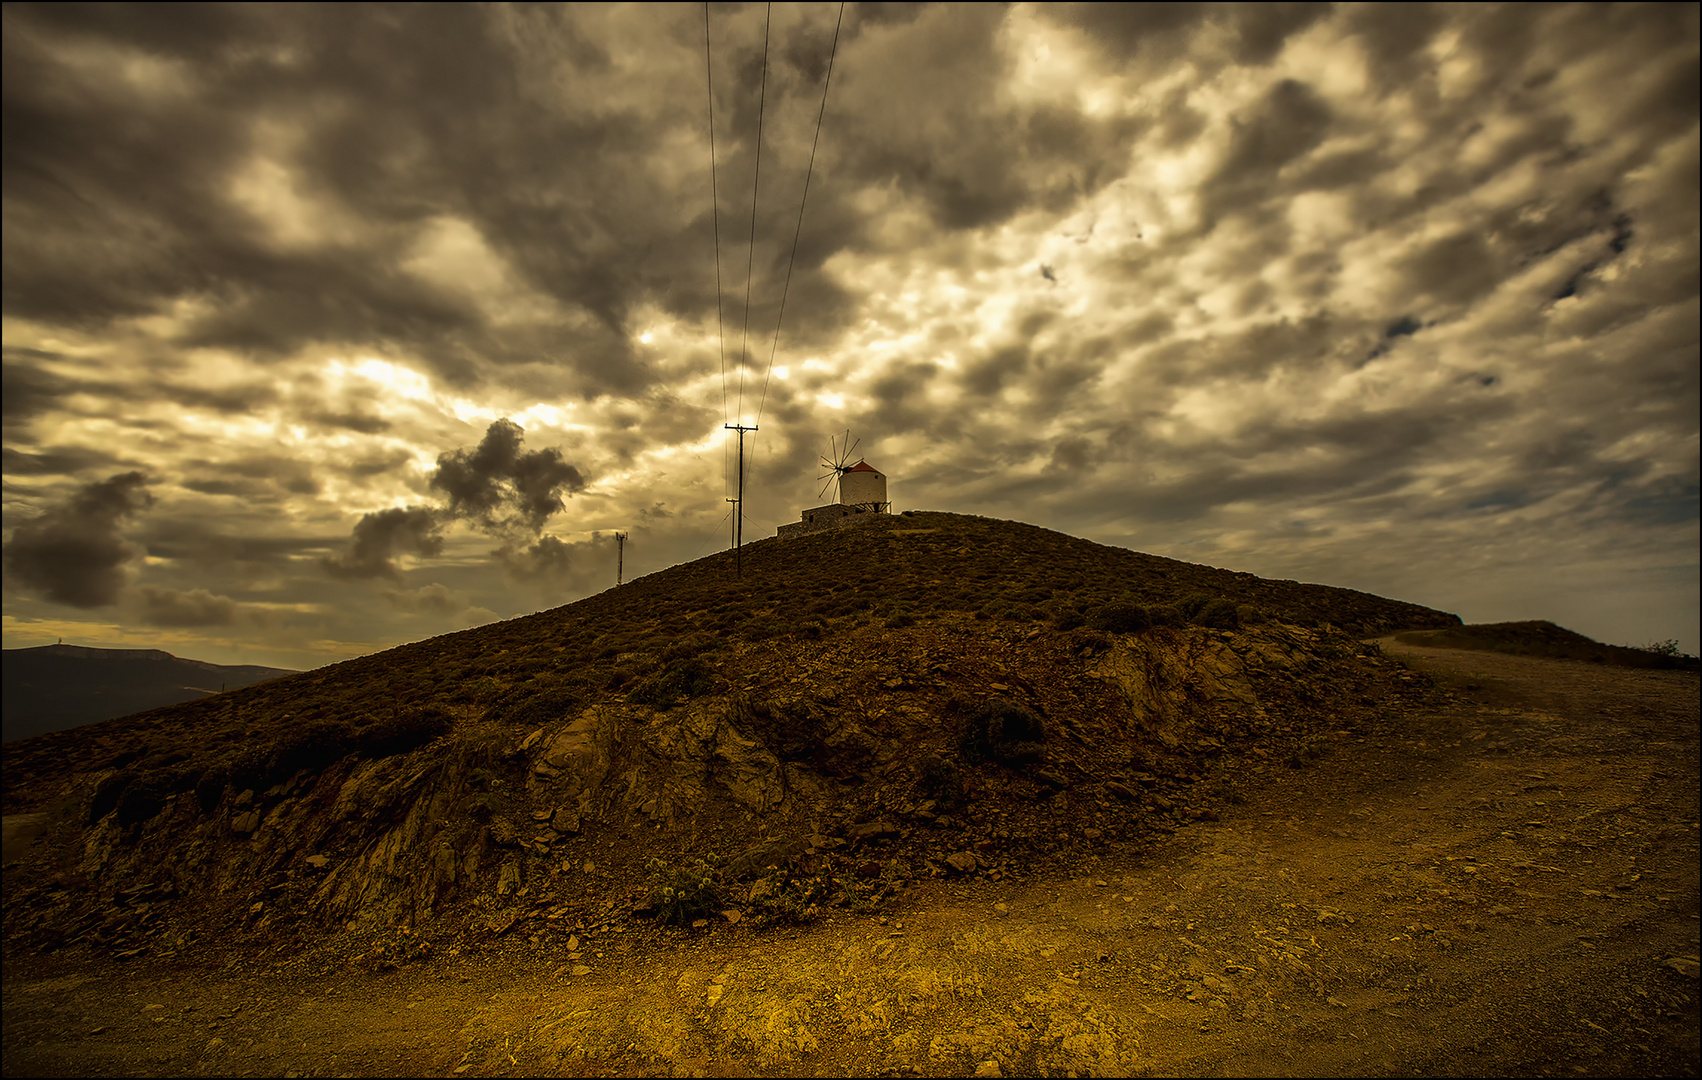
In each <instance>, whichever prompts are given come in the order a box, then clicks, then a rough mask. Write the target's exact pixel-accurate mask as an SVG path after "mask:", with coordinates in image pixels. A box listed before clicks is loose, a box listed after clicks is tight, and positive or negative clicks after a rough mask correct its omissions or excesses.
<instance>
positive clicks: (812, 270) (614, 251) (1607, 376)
mask: <svg viewBox="0 0 1702 1080" xmlns="http://www.w3.org/2000/svg"><path fill="white" fill-rule="evenodd" d="M840 10H841V9H840V8H839V7H838V5H835V4H827V3H822V4H776V5H773V7H772V9H771V10H770V9H769V8H767V7H766V6H765V5H760V4H753V5H743V6H741V5H712V7H711V9H710V11H709V19H708V22H709V26H708V30H709V37H708V48H707V58H708V60H709V61H710V65H711V67H712V73H713V81H714V93H713V112H712V113H711V107H710V105H711V102H710V95H709V93H708V91H707V89H706V81H707V80H706V75H707V74H708V72H706V48H705V12H704V9H703V7H702V6H698V5H667V4H656V5H652V4H644V5H634V6H601V5H570V6H551V7H548V8H532V7H505V6H491V7H455V6H449V5H436V4H434V5H425V6H417V7H409V6H404V7H389V6H383V5H360V6H353V5H349V6H344V5H332V6H324V7H318V6H310V5H296V4H288V5H278V6H268V5H256V6H237V7H218V6H210V5H209V6H201V5H184V6H181V7H179V6H176V5H169V4H144V5H137V6H127V5H122V4H114V5H98V6H96V5H88V6H83V5H57V4H48V5H42V6H34V5H27V4H10V5H7V6H6V7H5V10H4V56H3V62H4V64H3V75H0V79H3V83H4V116H3V118H0V119H3V128H0V131H3V139H4V346H5V383H4V424H5V427H4V435H5V438H4V454H5V460H4V471H5V481H4V543H5V549H4V571H5V576H4V590H5V591H4V604H5V608H4V637H5V644H6V646H7V647H19V646H27V645H37V644H44V643H49V642H51V641H53V640H55V639H56V638H58V637H60V636H63V637H64V638H65V639H66V640H67V641H75V642H78V643H82V644H90V645H103V646H143V645H146V646H157V647H163V648H167V649H169V650H171V651H173V652H176V653H178V654H179V655H185V656H192V657H198V658H201V659H207V660H214V661H219V662H225V663H243V662H246V663H267V664H277V665H282V666H290V667H309V666H314V665H317V664H321V663H326V662H330V661H334V660H338V659H342V658H345V657H348V656H351V655H356V654H360V653H364V652H370V651H372V650H374V649H378V648H383V647H387V646H389V645H393V644H397V643H400V642H403V641H408V640H413V639H417V638H421V637H426V636H430V635H433V634H438V633H443V632H447V631H450V630H455V629H459V628H462V627H465V626H469V625H474V624H477V623H480V622H487V621H490V620H493V619H498V618H507V617H510V616H514V615H518V614H524V613H528V612H531V611H535V610H538V609H539V608H542V607H547V606H552V605H554V604H557V603H561V602H564V601H567V600H572V599H576V598H578V597H580V596H584V595H587V594H588V593H591V592H595V591H599V590H601V589H604V588H606V587H608V586H610V585H612V584H613V581H614V575H615V550H614V542H613V535H614V533H615V531H616V530H619V531H623V532H627V533H629V534H630V540H629V541H628V544H627V549H626V571H627V574H628V575H629V576H632V575H637V574H642V573H647V572H650V571H654V570H658V569H661V568H663V567H666V566H669V565H673V564H675V563H677V562H680V561H683V560H687V559H692V558H697V557H699V556H702V555H705V554H708V553H709V552H712V551H714V550H716V549H717V547H719V546H721V545H724V544H725V543H726V539H727V536H728V514H729V509H730V508H729V505H728V503H727V502H726V501H725V500H726V498H727V497H728V496H729V495H730V494H732V490H731V487H730V482H729V464H728V462H729V450H728V448H729V446H730V443H729V438H728V435H727V433H726V432H725V430H724V429H723V425H724V424H727V423H734V422H743V423H745V424H747V425H749V424H755V425H757V426H758V430H757V431H756V432H755V433H754V434H752V435H750V436H748V440H749V441H748V444H747V449H748V452H749V455H750V462H751V463H750V466H749V469H748V473H747V487H746V495H747V499H746V524H745V536H746V539H747V540H750V539H753V538H760V537H765V536H772V535H773V532H774V528H775V526H777V525H779V524H781V523H782V522H785V521H790V520H795V519H796V518H797V514H798V511H799V510H800V509H801V508H803V507H806V506H811V505H815V504H816V503H817V502H818V501H820V500H818V499H817V491H818V484H817V482H816V476H817V474H818V473H819V471H820V470H819V468H818V467H817V460H818V457H819V455H820V454H821V453H822V452H824V451H825V450H826V449H827V447H828V441H829V438H830V436H831V435H833V434H835V433H838V432H843V431H845V430H847V429H849V430H850V431H851V432H852V434H853V436H854V437H856V438H859V439H860V440H861V444H860V447H859V450H858V454H859V456H866V457H867V458H868V460H869V461H870V463H871V464H874V465H875V466H877V467H878V468H880V469H881V470H882V471H884V472H886V473H887V474H888V476H889V478H890V494H891V498H892V499H893V502H894V506H895V508H897V509H904V508H912V507H917V508H926V509H938V510H950V511H957V512H963V513H974V514H986V515H991V516H995V517H1006V518H1014V519H1018V520H1022V521H1028V522H1033V523H1036V524H1039V525H1044V526H1047V527H1049V528H1054V529H1059V530H1062V531H1064V532H1068V533H1072V534H1075V535H1079V536H1085V537H1088V538H1090V539H1093V540H1097V541H1100V542H1103V543H1109V544H1118V545H1123V546H1128V547H1133V548H1137V549H1140V550H1143V551H1150V552H1154V553H1157V554H1161V555H1167V556H1172V557H1175V558H1180V559H1187V560H1190V561H1195V562H1203V563H1209V564H1213V565H1218V566H1225V567H1230V568H1234V569H1237V570H1245V571H1250V572H1253V573H1256V574H1260V575H1265V576H1274V577H1287V578H1298V579H1300V580H1309V581H1319V582H1326V583H1330V584H1337V585H1345V586H1350V587H1353V588H1359V589H1365V590H1369V591H1372V592H1377V593H1381V594H1385V595H1389V596H1394V597H1399V598H1402V599H1406V600H1412V601H1416V602H1419V603H1424V604H1430V605H1434V606H1437V607H1441V608H1444V609H1447V610H1450V611H1455V612H1458V613H1459V614H1460V615H1461V616H1462V617H1464V618H1465V619H1466V620H1467V621H1473V622H1482V621H1494V620H1503V619H1534V618H1546V619H1552V620H1554V621H1556V622H1559V623H1561V624H1562V625H1565V626H1568V627H1571V628H1573V629H1575V630H1578V631H1581V632H1583V633H1586V634H1589V635H1591V636H1593V637H1596V638H1598V639H1601V640H1606V641H1610V642H1615V643H1630V644H1642V643H1645V642H1650V641H1655V640H1661V639H1667V638H1676V639H1678V640H1679V642H1680V645H1681V647H1682V648H1684V649H1685V650H1686V651H1690V652H1695V651H1697V649H1698V554H1697V552H1698V541H1699V536H1698V478H1699V467H1698V452H1699V451H1698V409H1699V405H1698V385H1699V376H1698V364H1699V360H1698V356H1699V353H1698V326H1699V324H1702V314H1699V312H1698V183H1699V182H1698V111H1699V110H1698V19H1697V13H1698V8H1697V6H1696V5H1687V4H1652V5H1647V6H1639V5H1627V6H1619V7H1603V6H1597V5H1590V6H1582V5H1578V6H1574V5H1560V6H1553V7H1546V6H1541V5H1532V4H1516V5H1507V6H1495V5H1467V6H1460V7H1451V6H1445V5H1437V6H1430V5H1424V4H1413V3H1407V4H1395V5H1389V6H1375V5H1373V6H1359V5H1351V4H1343V5H1329V4H1225V5H1194V4H1177V5H1154V6H1147V5H1128V6H1119V5H1112V4H1083V5H1074V4H1045V5H1032V6H1031V5H1024V4H1018V5H1014V6H1010V7H1002V6H995V5H990V4H971V5H963V6H954V5H939V6H930V5H912V4H850V5H846V6H845V7H844V9H843V21H842V22H839V23H838V37H837V48H836V49H835V46H834V41H835V28H836V20H839V19H840ZM765 34H766V41H767V50H766V51H767V63H766V67H765V64H764V41H765ZM830 57H831V59H832V75H831V83H830V87H829V91H828V96H827V99H826V111H825V118H824V119H823V121H822V125H821V129H820V138H819V143H817V142H816V141H815V136H816V122H817V117H818V115H822V114H821V109H822V94H823V83H824V79H825V78H826V76H827V74H828V68H829V60H830ZM711 115H713V118H714V138H715V155H714V157H715V172H714V178H713V179H714V184H715V186H716V188H717V190H718V192H719V200H718V205H719V212H718V214H712V212H711V211H712V207H713V206H715V205H717V202H716V200H715V199H713V198H712V196H711V182H712V178H711V168H710V164H711V153H710V140H709V134H710V131H709V120H710V116H711ZM759 120H760V146H761V156H760V169H759V166H758V160H759V159H758V134H759ZM812 145H814V146H815V150H814V165H813V170H811V171H809V185H808V198H807V201H806V202H805V204H804V213H803V217H802V226H801V230H800V227H799V205H800V199H801V198H802V196H803V193H804V189H805V179H806V171H807V170H810V162H811V152H812ZM753 174H754V179H755V181H756V183H755V191H756V195H755V214H754V224H753V214H752V192H753ZM753 230H754V237H755V241H754V247H753V245H752V242H751V237H752V235H753ZM717 231H718V232H719V240H720V247H719V251H720V267H719V278H720V282H719V294H720V297H721V300H720V313H719V317H718V315H717V295H718V287H717V266H716V250H717V249H716V234H717ZM795 240H796V259H795V261H793V259H792V253H793V249H794V241H795ZM747 268H748V271H749V274H748V278H747ZM789 268H790V284H789V286H788V284H787V280H788V270H789ZM747 281H748V284H747ZM783 292H784V294H785V304H784V316H783V318H782V316H781V298H782V294H783ZM747 293H748V296H749V305H748V315H747V306H746V297H747ZM777 325H778V326H779V333H778V338H777V337H776V327H777ZM830 498H831V495H830Z"/></svg>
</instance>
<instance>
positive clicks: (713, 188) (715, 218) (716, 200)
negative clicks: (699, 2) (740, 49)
mask: <svg viewBox="0 0 1702 1080" xmlns="http://www.w3.org/2000/svg"><path fill="white" fill-rule="evenodd" d="M703 76H704V80H705V82H707V83H708V85H709V217H710V220H711V221H712V222H714V225H715V336H716V337H717V338H718V339H719V340H720V342H721V419H722V421H723V422H725V421H726V419H727V331H726V329H725V328H724V327H723V326H722V324H721V196H720V194H719V189H718V187H717V185H716V181H715V69H714V65H713V64H712V63H711V62H710V59H709V4H708V2H707V0H705V3H704V5H703Z"/></svg>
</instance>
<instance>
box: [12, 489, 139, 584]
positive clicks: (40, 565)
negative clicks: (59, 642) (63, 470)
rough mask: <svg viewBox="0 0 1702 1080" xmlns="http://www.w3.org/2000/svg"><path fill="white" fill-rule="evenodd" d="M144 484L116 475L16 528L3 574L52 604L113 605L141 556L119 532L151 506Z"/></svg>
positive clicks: (80, 490)
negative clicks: (135, 561) (128, 569)
mask: <svg viewBox="0 0 1702 1080" xmlns="http://www.w3.org/2000/svg"><path fill="white" fill-rule="evenodd" d="M147 484H148V480H147V478H146V477H144V476H143V475H142V474H141V473H139V472H129V473H120V474H118V475H117V476H112V477H109V478H108V479H106V480H102V481H100V482H98V483H93V484H88V485H85V486H84V487H82V488H81V489H79V490H78V491H77V493H76V494H75V495H73V496H72V497H71V498H70V499H69V500H68V501H66V502H65V503H63V504H61V505H59V506H56V507H54V508H52V509H50V510H48V511H47V512H46V513H45V514H43V515H42V516H40V517H38V518H36V519H34V520H32V521H26V522H24V523H23V524H21V525H19V526H18V527H17V529H16V530H14V531H13V533H12V540H11V542H10V543H8V544H7V545H6V549H5V563H6V571H7V573H8V574H9V575H10V576H11V578H12V580H13V581H14V582H15V583H17V584H19V585H22V586H24V587H25V588H28V589H31V590H35V591H38V592H40V593H41V594H43V595H44V596H46V597H47V599H49V600H51V601H53V602H54V603H59V604H68V605H70V606H72V607H79V608H93V607H102V606H104V605H106V604H111V603H113V602H115V601H116V600H117V599H118V595H119V593H120V592H121V591H122V590H123V588H124V586H125V583H126V582H127V581H128V578H129V575H128V573H127V568H128V566H129V564H130V563H131V562H132V561H133V560H134V559H136V558H137V557H138V556H139V555H140V554H141V549H140V548H138V547H137V546H136V545H134V544H131V543H129V542H128V541H126V540H125V539H124V537H123V535H122V529H123V526H124V525H125V523H126V522H128V521H129V520H130V519H131V518H132V517H134V516H135V515H136V514H138V513H140V512H141V511H142V510H144V509H145V508H147V507H148V506H150V505H152V503H153V496H151V495H149V494H148V492H147V491H146V490H145V488H146V486H147Z"/></svg>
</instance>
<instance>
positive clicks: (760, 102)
mask: <svg viewBox="0 0 1702 1080" xmlns="http://www.w3.org/2000/svg"><path fill="white" fill-rule="evenodd" d="M773 17H774V5H773V4H769V5H768V13H767V14H766V15H764V16H763V21H762V91H761V93H760V95H759V96H758V97H757V104H756V175H755V176H753V177H752V178H751V253H750V258H749V259H748V260H747V261H746V263H745V329H744V334H743V335H742V336H741V337H740V338H739V409H738V413H739V421H740V422H741V423H743V422H744V419H745V342H746V341H747V340H748V339H749V338H750V333H751V272H752V270H753V269H754V268H755V267H756V193H757V186H758V185H759V184H760V183H761V182H762V116H763V110H764V109H765V108H766V107H767V105H768V27H769V23H770V22H771V21H772V20H773Z"/></svg>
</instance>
